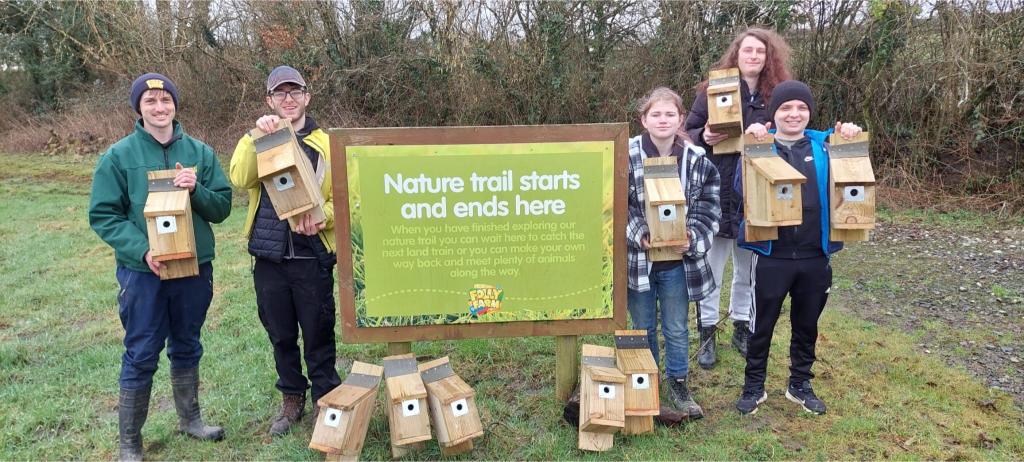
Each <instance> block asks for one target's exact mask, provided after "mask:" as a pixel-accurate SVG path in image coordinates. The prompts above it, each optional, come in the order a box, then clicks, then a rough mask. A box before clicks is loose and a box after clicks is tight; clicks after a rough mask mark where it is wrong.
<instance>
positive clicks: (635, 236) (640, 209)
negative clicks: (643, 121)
mask: <svg viewBox="0 0 1024 462" xmlns="http://www.w3.org/2000/svg"><path fill="white" fill-rule="evenodd" d="M643 142H644V141H643V136H642V135H641V136H635V137H633V138H630V140H629V199H628V201H627V205H628V208H629V213H628V215H629V216H628V219H627V220H626V246H627V247H628V249H627V252H626V267H627V268H628V271H629V273H628V275H627V278H626V279H627V281H628V286H629V288H630V289H632V290H636V291H639V292H646V291H648V290H650V288H651V286H650V281H649V279H648V276H649V275H650V273H651V263H650V262H649V261H648V260H647V251H645V250H643V249H642V248H641V247H640V240H641V239H643V238H645V237H646V238H648V239H649V238H650V234H651V232H650V229H649V228H648V227H647V217H646V213H645V209H646V207H645V202H644V197H645V192H644V159H645V158H646V157H647V155H646V154H645V153H644V150H643V146H642V143H643ZM648 142H649V141H648ZM683 157H684V158H683V160H682V162H683V165H685V166H686V169H687V170H686V172H687V174H686V192H685V196H686V231H687V234H688V235H689V239H690V248H689V250H687V251H686V254H684V257H683V267H684V269H685V271H686V289H687V293H688V295H689V299H690V301H697V300H702V299H703V298H704V297H706V296H707V295H708V294H710V293H711V291H713V290H715V287H716V284H715V278H714V277H713V275H712V273H711V266H710V265H709V264H708V261H707V258H706V253H707V251H708V250H709V249H711V241H712V240H713V239H714V237H715V234H716V233H717V232H718V221H719V219H720V218H721V216H722V209H721V207H720V206H719V187H720V182H719V181H720V180H719V176H718V170H716V169H715V166H714V165H713V164H712V163H711V161H710V160H708V159H707V158H706V157H704V154H703V153H700V152H695V151H694V150H693V149H686V150H684V154H683Z"/></svg>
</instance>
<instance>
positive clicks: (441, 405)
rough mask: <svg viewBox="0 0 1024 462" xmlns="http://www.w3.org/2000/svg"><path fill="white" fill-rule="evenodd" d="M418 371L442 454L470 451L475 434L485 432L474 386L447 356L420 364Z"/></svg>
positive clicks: (479, 434) (476, 435)
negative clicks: (463, 376)
mask: <svg viewBox="0 0 1024 462" xmlns="http://www.w3.org/2000/svg"><path fill="white" fill-rule="evenodd" d="M419 371H420V377H421V378H422V379H423V383H424V384H425V385H426V387H427V403H428V404H429V406H430V420H431V422H432V423H433V427H434V431H436V432H437V442H438V444H439V445H440V446H441V453H442V455H444V456H450V455H455V454H461V453H464V452H468V451H470V450H471V449H473V438H477V437H480V436H483V434H484V429H483V425H481V423H480V413H479V412H478V411H477V407H476V400H475V398H474V397H475V396H476V393H475V392H474V391H473V388H472V387H470V386H469V384H467V383H466V382H465V381H463V380H462V378H460V377H459V376H457V375H455V372H454V371H452V366H451V364H450V363H449V362H448V357H447V356H445V357H443V358H440V359H436V360H434V361H430V362H426V363H423V364H420V365H419Z"/></svg>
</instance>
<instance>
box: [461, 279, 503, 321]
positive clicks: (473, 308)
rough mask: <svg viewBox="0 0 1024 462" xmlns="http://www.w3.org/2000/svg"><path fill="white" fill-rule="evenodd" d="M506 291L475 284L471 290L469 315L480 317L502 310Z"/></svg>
mask: <svg viewBox="0 0 1024 462" xmlns="http://www.w3.org/2000/svg"><path fill="white" fill-rule="evenodd" d="M504 299H505V291H504V290H502V289H501V288H500V287H495V286H492V285H488V284H474V285H473V288H472V289H469V314H472V315H474V316H479V315H483V314H487V313H490V312H492V311H498V310H500V309H501V301H502V300H504Z"/></svg>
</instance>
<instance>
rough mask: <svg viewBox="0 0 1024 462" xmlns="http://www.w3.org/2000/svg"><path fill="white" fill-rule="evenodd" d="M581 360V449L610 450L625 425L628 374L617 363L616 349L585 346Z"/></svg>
mask: <svg viewBox="0 0 1024 462" xmlns="http://www.w3.org/2000/svg"><path fill="white" fill-rule="evenodd" d="M582 356H583V357H582V359H581V360H580V427H579V446H578V447H579V448H580V449H583V450H587V451H607V450H608V449H611V447H612V444H613V443H614V441H615V440H614V437H615V432H617V431H619V430H621V429H622V428H623V427H625V425H626V415H625V404H626V400H625V393H624V392H625V390H624V388H625V384H626V376H625V375H622V372H620V371H619V369H618V368H617V367H616V366H615V349H614V348H608V347H602V346H597V345H587V344H584V345H583V355H582Z"/></svg>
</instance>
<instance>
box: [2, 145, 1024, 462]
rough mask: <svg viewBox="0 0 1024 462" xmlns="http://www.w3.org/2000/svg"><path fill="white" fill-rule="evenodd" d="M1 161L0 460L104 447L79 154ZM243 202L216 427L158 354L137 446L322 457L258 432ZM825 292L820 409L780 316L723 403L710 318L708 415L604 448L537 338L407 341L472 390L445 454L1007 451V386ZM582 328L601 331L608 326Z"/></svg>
mask: <svg viewBox="0 0 1024 462" xmlns="http://www.w3.org/2000/svg"><path fill="white" fill-rule="evenodd" d="M3 159H4V166H5V167H4V169H3V171H2V172H0V196H2V197H3V200H2V201H0V217H2V220H0V293H2V294H3V295H2V296H0V300H2V301H0V416H3V425H2V426H0V460H9V459H16V460H26V459H111V458H114V457H116V454H117V410H116V405H117V377H118V372H119V367H120V356H121V353H122V349H121V348H122V347H121V336H122V333H123V332H122V328H121V325H120V321H119V320H118V317H117V302H116V292H117V283H116V281H115V278H114V261H113V252H112V251H111V250H110V248H109V247H107V245H106V244H104V243H103V242H102V241H100V240H99V238H98V237H97V236H96V235H95V234H94V233H93V232H92V230H91V229H89V226H88V222H87V218H86V213H87V207H88V194H89V189H90V186H89V183H90V181H91V172H92V166H93V165H92V160H89V161H87V162H86V163H79V162H74V161H71V160H67V159H56V158H48V157H43V156H21V155H4V156H3ZM244 215H245V210H244V208H243V207H241V206H236V207H235V209H234V210H233V212H232V216H231V217H230V218H229V219H228V220H227V222H225V223H223V224H221V225H217V226H215V227H214V229H215V231H216V233H217V244H218V251H217V259H216V260H215V262H214V274H215V276H214V280H215V283H214V285H215V295H214V300H213V305H212V306H211V308H210V312H209V317H208V319H207V322H206V325H205V328H204V332H203V340H204V347H205V356H204V358H203V361H202V366H201V372H202V380H203V382H202V394H201V402H202V404H203V409H204V415H205V417H206V418H207V420H208V422H211V423H214V424H219V425H223V426H225V428H226V431H227V439H226V440H225V441H223V442H220V443H206V442H196V441H191V440H187V439H186V438H185V437H183V436H181V435H178V434H177V431H176V430H177V427H176V424H177V417H176V416H175V413H174V406H173V403H172V401H171V397H170V393H171V392H170V385H169V380H168V376H167V375H168V363H167V361H166V359H164V360H162V361H161V364H160V370H159V371H158V372H157V374H156V378H155V387H154V397H153V401H152V405H151V410H150V416H149V420H148V421H147V423H146V426H145V428H144V431H143V435H144V441H145V451H146V456H147V458H148V459H161V460H162V459H170V460H180V459H214V460H227V459H274V460H281V459H288V460H322V455H321V454H320V453H318V452H315V451H312V450H309V449H307V448H306V445H307V443H308V442H309V438H310V435H311V432H312V429H311V423H310V422H309V420H308V418H307V419H306V420H305V421H304V425H303V426H302V428H301V429H300V430H298V431H295V432H293V433H292V434H290V435H287V436H285V437H281V438H270V437H269V436H267V427H268V424H269V420H270V418H271V417H273V415H274V414H275V413H276V410H277V406H278V403H279V400H280V397H279V394H278V393H277V391H276V390H275V389H274V386H273V384H274V381H275V373H274V368H273V357H272V354H271V349H270V345H269V342H268V340H267V337H266V334H265V332H264V331H263V328H262V327H261V326H260V323H259V320H258V319H257V315H256V308H255V302H254V294H253V289H252V279H251V274H250V259H249V257H248V255H247V254H246V253H245V251H244V243H243V240H242V236H241V227H242V222H243V220H244V218H245V217H244ZM851 251H852V252H856V247H855V246H854V247H853V248H851V250H848V252H851ZM836 276H837V280H838V281H842V280H843V278H844V268H842V267H841V266H837V267H836ZM894 283H895V282H894ZM837 284H838V282H837ZM875 289H876V288H874V287H867V288H866V290H875ZM877 289H878V290H885V289H886V287H878V288H877ZM834 303H835V301H833V304H830V306H829V308H828V309H827V310H826V312H825V315H824V317H823V319H822V322H821V336H820V338H819V341H818V355H819V357H820V361H819V362H818V363H817V364H816V365H815V371H816V373H817V374H818V378H817V379H816V380H815V387H816V390H817V391H818V394H819V395H820V396H821V398H822V399H824V400H825V402H826V403H827V404H828V405H829V412H828V414H827V415H824V416H817V417H816V416H811V415H808V414H805V413H803V412H802V411H801V410H799V408H798V406H797V405H795V404H793V403H790V402H789V401H787V400H786V399H785V396H784V387H785V378H786V376H787V374H788V370H787V365H788V340H789V329H788V327H787V326H786V324H787V323H785V322H780V323H779V326H780V328H779V329H778V331H777V334H776V337H775V340H774V343H773V346H772V354H771V363H770V366H769V376H768V384H767V386H768V392H769V399H768V401H767V402H766V403H765V404H763V405H762V406H761V410H760V411H759V412H758V414H756V415H755V416H749V417H742V416H740V415H738V413H737V412H736V411H735V410H734V408H733V403H734V401H735V400H736V398H737V397H738V394H739V391H740V387H741V385H742V381H743V379H742V369H743V362H741V358H739V356H738V355H737V354H736V353H735V351H734V350H731V349H727V348H726V347H725V345H726V343H727V336H728V335H730V334H731V329H732V327H731V326H727V327H726V332H724V333H723V334H722V336H721V337H720V339H719V345H720V346H721V347H722V352H721V353H720V358H721V362H720V364H719V365H718V366H717V367H716V368H715V369H713V370H711V371H704V370H700V369H699V368H697V367H696V364H694V365H693V367H692V368H691V377H692V382H693V388H694V391H695V394H696V397H697V400H698V402H699V403H700V404H701V405H703V407H704V409H705V412H706V413H707V417H706V418H705V419H703V420H701V421H697V422H693V423H689V424H686V425H683V426H680V427H674V428H663V427H658V428H657V430H656V431H655V433H653V434H649V435H644V436H636V437H629V438H626V437H622V436H617V437H616V440H615V447H614V448H613V449H612V450H611V451H608V452H606V453H600V454H590V453H581V452H579V451H577V450H576V430H575V428H572V427H570V426H568V425H566V424H564V423H563V422H562V420H561V410H562V409H561V405H560V403H558V402H556V400H555V399H554V398H553V394H554V390H553V387H554V342H553V340H552V339H551V338H516V339H496V340H465V341H459V342H454V341H437V342H423V343H417V344H415V345H414V351H415V352H416V354H417V355H419V356H421V358H433V357H437V356H440V355H450V356H451V358H452V365H453V367H454V368H455V370H456V371H457V372H458V373H459V374H460V375H461V376H462V377H463V378H464V379H465V380H466V381H467V382H469V383H470V384H471V385H473V386H474V388H475V389H476V391H477V393H478V395H477V396H478V398H477V399H478V403H479V404H480V408H481V413H482V415H481V418H482V420H483V422H484V426H485V430H486V434H485V436H484V437H483V438H482V439H479V440H477V443H476V448H475V449H474V450H473V451H472V452H470V453H468V454H465V455H462V456H459V457H457V458H458V459H468V460H472V459H588V460H590V459H601V460H642V459H745V460H746V459H750V460H755V459H878V458H898V459H1018V460H1019V459H1022V458H1024V431H1022V425H1024V415H1022V412H1021V410H1020V408H1019V407H1017V406H1015V404H1014V402H1013V400H1012V399H1011V398H1010V397H1009V396H1007V395H1006V394H1003V393H1001V392H995V391H991V390H990V389H989V388H987V387H985V386H984V385H982V384H981V382H979V381H978V380H976V379H974V378H972V377H971V376H969V375H968V374H967V373H966V372H964V371H962V370H957V369H952V368H950V367H947V366H946V365H945V364H944V363H943V362H942V361H941V360H940V359H937V358H934V357H928V356H924V355H920V354H919V353H917V352H916V350H915V348H914V345H915V339H914V338H913V337H912V336H910V335H907V334H904V333H901V332H899V331H896V330H893V329H889V328H885V327H881V326H879V325H877V324H873V323H870V322H868V321H864V320H861V319H859V318H857V317H854V316H853V315H851V314H847V312H846V311H845V310H841V309H838V308H839V307H838V306H835V305H834ZM692 318H693V316H691V324H692V322H693V320H692ZM691 337H695V334H691ZM583 340H584V341H586V342H591V343H597V344H602V345H612V341H611V336H608V335H604V336H593V337H586V338H584V339H583ZM338 353H339V354H338V364H337V368H338V370H339V372H340V373H341V374H342V375H343V376H344V374H345V373H347V371H348V368H349V365H350V364H351V361H352V360H360V361H367V362H374V363H379V361H380V358H381V357H383V356H385V346H384V345H382V344H373V345H345V344H341V345H339V352H338ZM1016 373H1017V374H1019V373H1020V371H1019V370H1017V371H1016ZM389 455H390V454H389V451H388V431H387V423H386V419H385V417H384V415H383V414H382V412H381V410H380V407H379V406H378V409H377V411H376V413H375V414H374V416H373V420H372V422H371V424H370V428H369V432H368V435H367V441H366V445H365V447H364V449H363V457H364V458H366V459H385V458H388V457H389ZM411 457H413V458H416V459H436V458H439V457H440V453H439V450H438V448H437V445H436V444H435V443H428V445H427V448H426V450H425V451H424V452H421V453H418V454H414V455H413V456H411Z"/></svg>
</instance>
